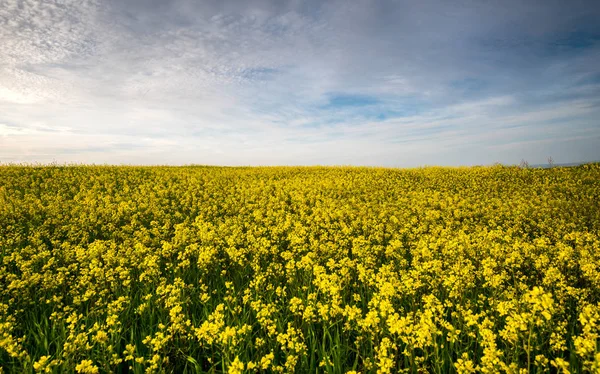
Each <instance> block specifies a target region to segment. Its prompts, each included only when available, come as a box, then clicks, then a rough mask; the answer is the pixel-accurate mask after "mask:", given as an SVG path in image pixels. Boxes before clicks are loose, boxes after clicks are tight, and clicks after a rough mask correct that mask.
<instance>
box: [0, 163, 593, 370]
mask: <svg viewBox="0 0 600 374" xmlns="http://www.w3.org/2000/svg"><path fill="white" fill-rule="evenodd" d="M599 334H600V164H588V165H582V166H578V167H570V168H552V169H534V168H518V167H505V166H494V167H472V168H437V167H428V168H419V169H384V168H346V167H273V168H267V167H264V168H217V167H196V166H190V167H110V166H68V167H67V166H65V167H62V166H37V167H34V166H0V368H1V370H0V372H5V373H33V372H40V373H65V372H67V373H68V372H77V373H112V372H116V373H128V372H130V373H186V372H187V373H221V372H226V373H454V372H457V373H471V372H481V373H498V372H507V373H526V372H537V373H556V372H560V373H568V372H571V373H583V372H600V335H599Z"/></svg>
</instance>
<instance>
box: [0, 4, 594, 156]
mask: <svg viewBox="0 0 600 374" xmlns="http://www.w3.org/2000/svg"><path fill="white" fill-rule="evenodd" d="M599 20H600V2H598V1H597V0H590V1H578V0H569V1H566V0H560V1H555V0H544V1H535V0H502V1H493V0H481V1H475V0H469V1H462V0H458V1H441V0H440V1H430V0H421V1H385V0H384V1H378V0H370V1H352V0H340V1H337V0H331V1H321V0H316V1H296V0H294V1H283V0H276V1H265V0H259V1H253V0H235V1H230V0H217V1H213V0H203V1H196V0H47V1H34V0H0V163H50V162H57V163H96V164H105V163H108V164H143V165H152V164H169V165H182V164H210V165H372V166H392V167H415V166H424V165H447V166H453V165H486V164H493V163H496V162H500V163H504V164H516V163H519V162H520V161H521V160H527V161H528V162H529V163H530V164H542V163H546V162H547V159H548V157H552V159H553V160H554V162H556V163H568V162H582V161H595V160H600V22H599Z"/></svg>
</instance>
